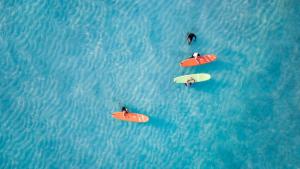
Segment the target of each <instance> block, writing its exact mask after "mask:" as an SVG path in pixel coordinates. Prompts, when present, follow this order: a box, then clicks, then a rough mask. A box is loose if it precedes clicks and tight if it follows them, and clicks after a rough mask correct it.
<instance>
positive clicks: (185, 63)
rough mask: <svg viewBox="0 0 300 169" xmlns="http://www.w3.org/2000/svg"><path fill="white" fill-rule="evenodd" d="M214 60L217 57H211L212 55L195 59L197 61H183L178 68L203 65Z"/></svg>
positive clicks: (190, 59)
mask: <svg viewBox="0 0 300 169" xmlns="http://www.w3.org/2000/svg"><path fill="white" fill-rule="evenodd" d="M216 59H217V56H216V55H213V54H209V55H203V56H199V57H197V60H196V59H195V58H188V59H185V60H183V61H182V62H181V63H180V66H182V67H190V66H197V65H203V64H206V63H210V62H212V61H215V60H216Z"/></svg>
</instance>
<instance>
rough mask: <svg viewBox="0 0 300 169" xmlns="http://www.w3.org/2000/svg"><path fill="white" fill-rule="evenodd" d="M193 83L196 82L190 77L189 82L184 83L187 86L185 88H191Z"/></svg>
mask: <svg viewBox="0 0 300 169" xmlns="http://www.w3.org/2000/svg"><path fill="white" fill-rule="evenodd" d="M195 82H196V80H195V79H194V78H192V77H191V78H190V79H189V80H187V81H186V83H184V85H185V86H187V87H189V86H191V85H192V84H193V83H195Z"/></svg>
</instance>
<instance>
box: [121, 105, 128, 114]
mask: <svg viewBox="0 0 300 169" xmlns="http://www.w3.org/2000/svg"><path fill="white" fill-rule="evenodd" d="M122 113H123V116H124V117H125V116H126V114H127V113H128V109H127V108H126V107H125V106H123V107H122Z"/></svg>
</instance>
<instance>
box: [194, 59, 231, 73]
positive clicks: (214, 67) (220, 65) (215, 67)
mask: <svg viewBox="0 0 300 169" xmlns="http://www.w3.org/2000/svg"><path fill="white" fill-rule="evenodd" d="M233 67H234V65H233V64H232V63H229V62H224V61H222V60H216V61H214V62H211V63H208V64H204V65H200V66H195V67H194V69H195V71H197V72H207V73H210V72H212V71H213V72H216V71H224V70H230V69H232V68H233Z"/></svg>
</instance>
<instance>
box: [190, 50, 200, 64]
mask: <svg viewBox="0 0 300 169" xmlns="http://www.w3.org/2000/svg"><path fill="white" fill-rule="evenodd" d="M198 57H200V53H198V52H195V53H193V55H192V56H191V58H195V60H196V62H197V63H198V64H200V63H199V61H198V60H197V58H198Z"/></svg>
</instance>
